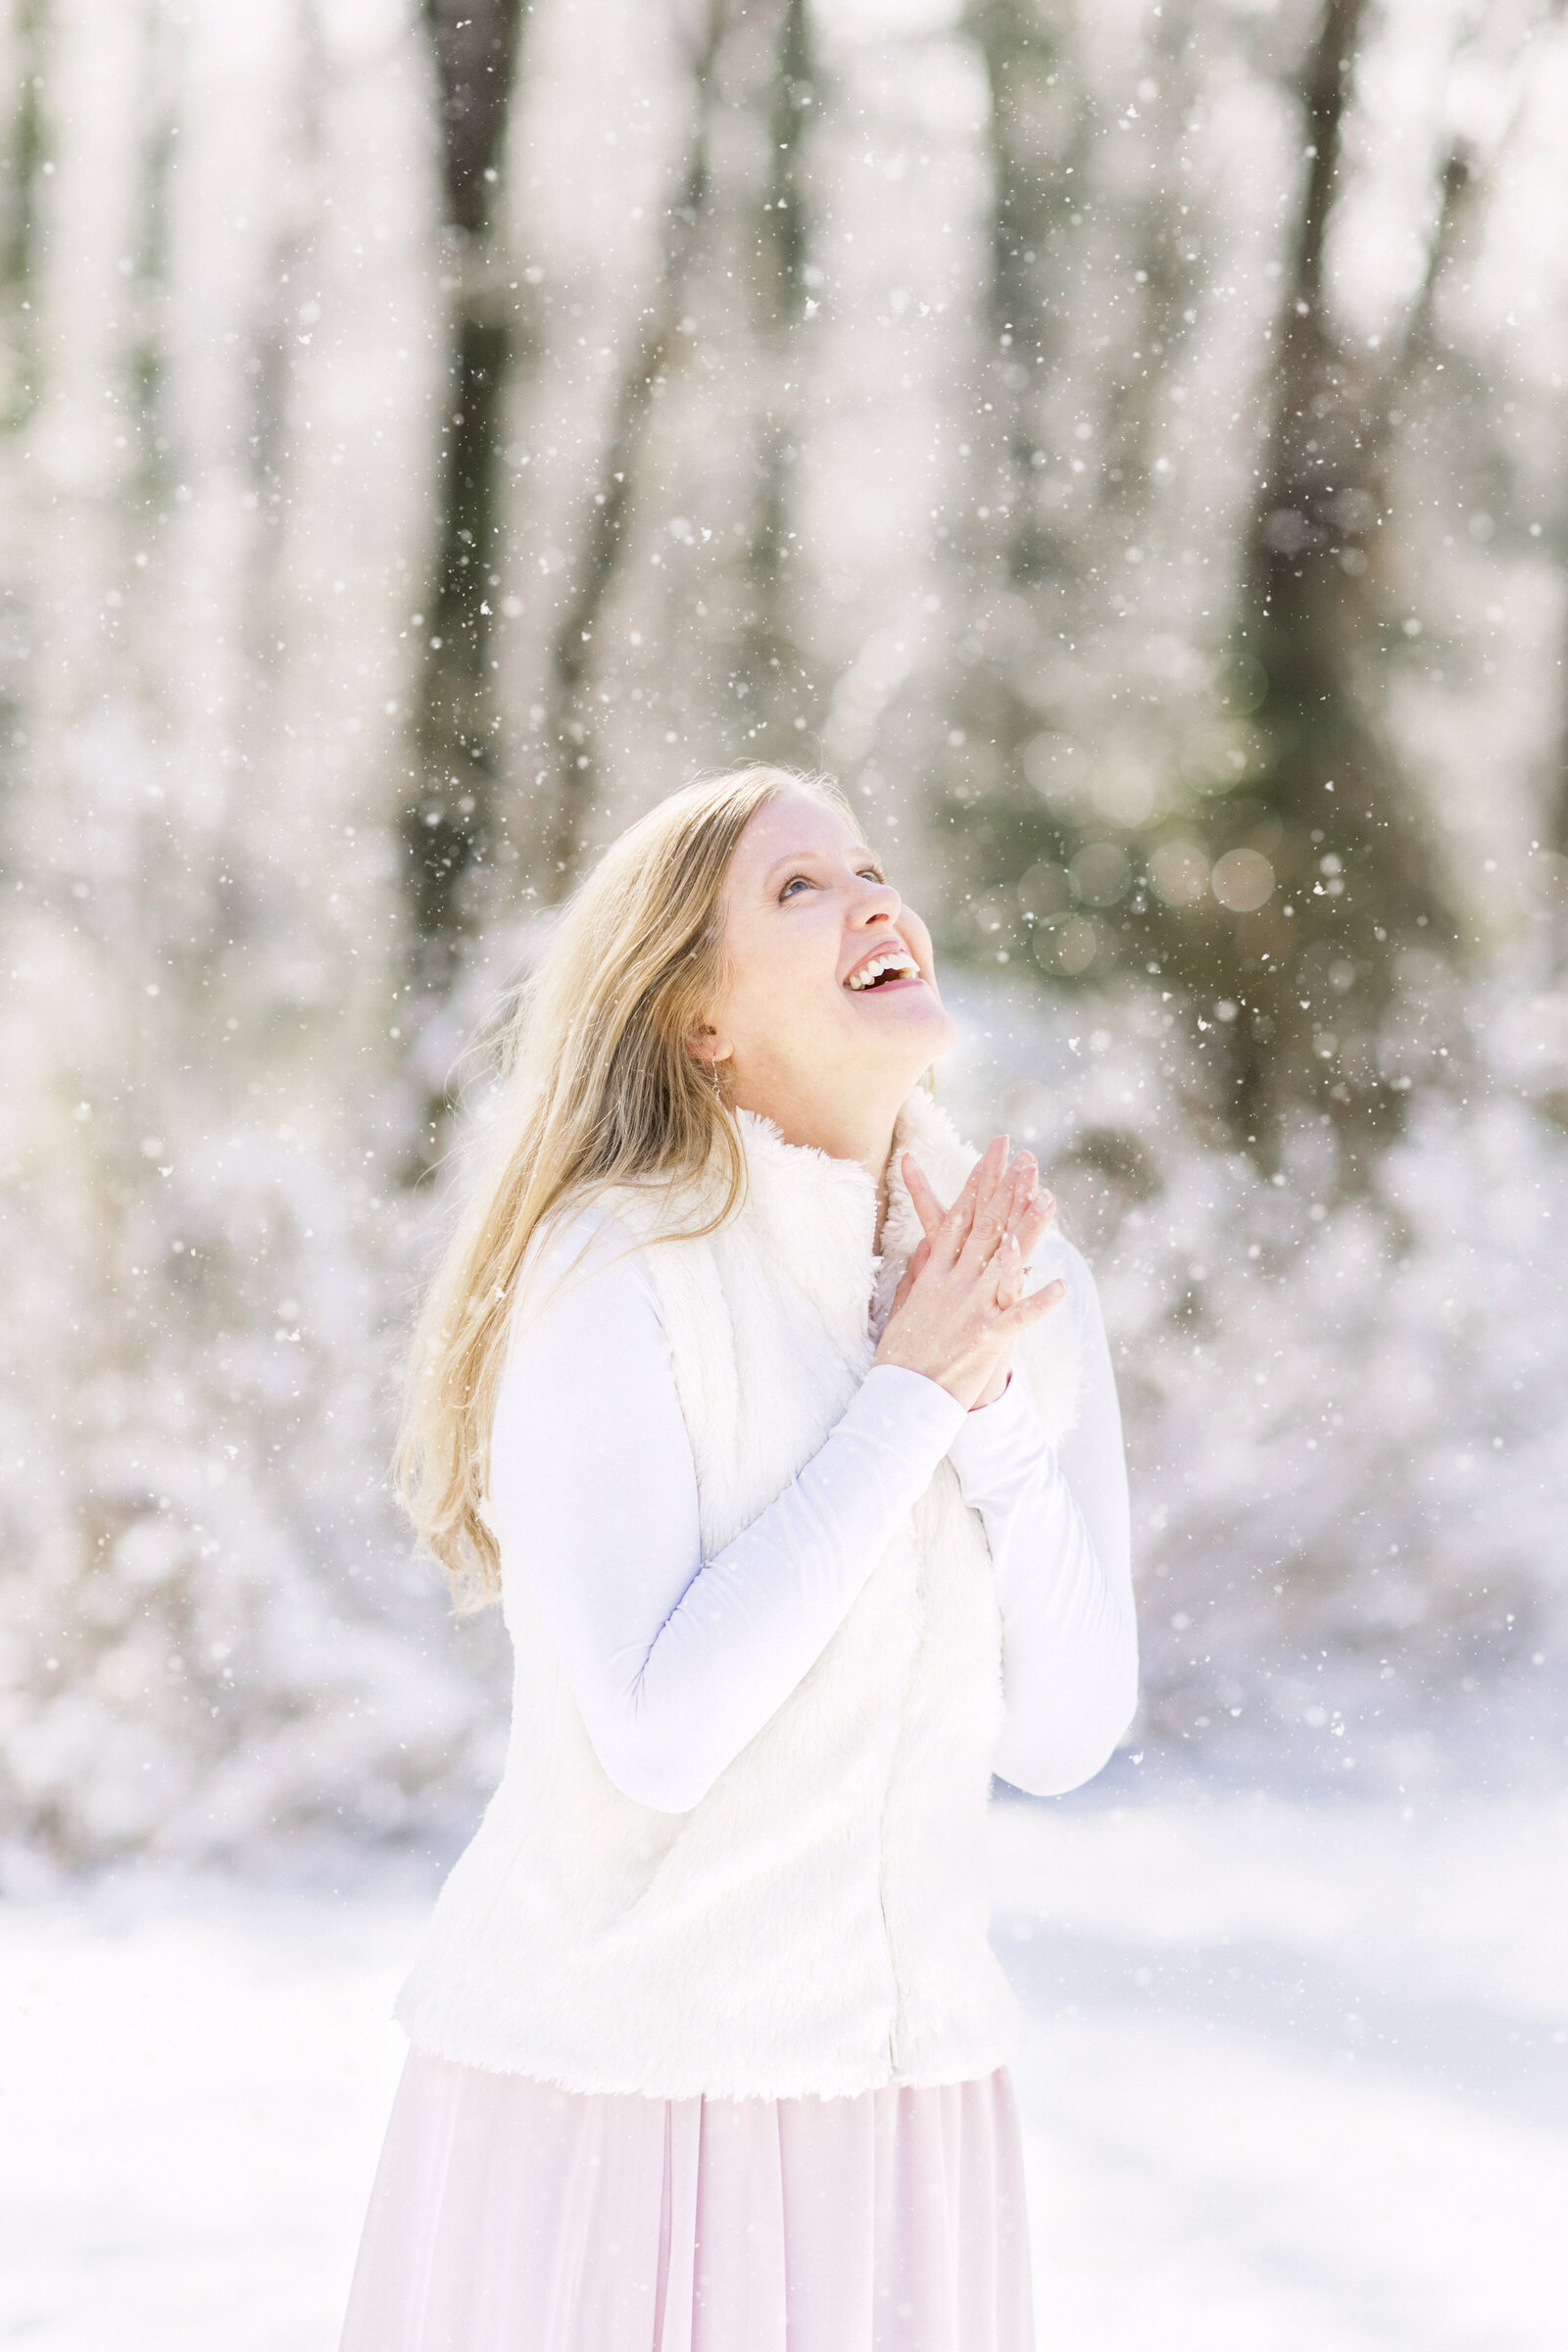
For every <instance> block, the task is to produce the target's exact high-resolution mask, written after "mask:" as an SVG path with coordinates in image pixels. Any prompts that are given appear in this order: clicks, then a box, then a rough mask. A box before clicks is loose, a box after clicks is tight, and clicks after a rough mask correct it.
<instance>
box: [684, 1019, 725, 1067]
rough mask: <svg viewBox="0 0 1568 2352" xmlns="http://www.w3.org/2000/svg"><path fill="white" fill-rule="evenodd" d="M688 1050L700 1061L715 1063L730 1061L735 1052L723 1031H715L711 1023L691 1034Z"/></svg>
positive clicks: (687, 1040)
mask: <svg viewBox="0 0 1568 2352" xmlns="http://www.w3.org/2000/svg"><path fill="white" fill-rule="evenodd" d="M686 1049H687V1052H688V1053H690V1054H695V1055H696V1057H697V1059H698V1060H699V1061H711V1062H715V1063H716V1062H720V1061H728V1059H729V1058H730V1055H731V1054H733V1053H734V1051H735V1049H734V1047H733V1046H732V1045H731V1043H730V1041H729V1039H728V1038H727V1037H726V1036H725V1035H724V1033H723V1031H722V1030H721V1029H715V1028H714V1027H713V1026H712V1024H711V1022H709V1021H705V1022H704V1023H703V1024H702V1026H701V1028H698V1029H693V1030H691V1031H690V1032H689V1034H688V1036H687V1039H686Z"/></svg>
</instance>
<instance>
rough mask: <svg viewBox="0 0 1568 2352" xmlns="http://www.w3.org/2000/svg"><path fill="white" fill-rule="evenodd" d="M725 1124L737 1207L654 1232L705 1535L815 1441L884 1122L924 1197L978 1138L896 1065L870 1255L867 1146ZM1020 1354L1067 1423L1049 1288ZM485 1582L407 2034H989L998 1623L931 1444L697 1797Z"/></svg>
mask: <svg viewBox="0 0 1568 2352" xmlns="http://www.w3.org/2000/svg"><path fill="white" fill-rule="evenodd" d="M741 1126H742V1129H743V1133H744V1137H745V1145H746V1154H747V1165H748V1175H749V1184H748V1191H747V1198H746V1201H745V1203H744V1205H743V1207H742V1208H741V1210H740V1212H739V1214H738V1215H737V1216H736V1217H735V1218H734V1219H733V1220H732V1221H731V1223H729V1224H728V1225H727V1226H725V1227H724V1228H723V1229H722V1230H721V1231H720V1232H719V1233H717V1234H714V1235H711V1236H710V1237H708V1238H707V1239H705V1240H702V1241H697V1242H686V1241H680V1242H662V1243H660V1245H659V1247H657V1248H655V1249H651V1250H649V1252H648V1256H647V1260H646V1262H647V1265H648V1267H649V1269H650V1272H651V1274H652V1277H653V1280H654V1282H655V1284H656V1287H657V1291H658V1295H659V1299H660V1305H661V1310H662V1315H663V1318H664V1324H665V1330H666V1333H667V1335H668V1338H669V1343H670V1353H671V1359H672V1362H673V1365H674V1370H675V1379H676V1384H677V1388H678V1392H679V1396H680V1401H681V1406H682V1410H683V1413H684V1416H685V1420H686V1426H687V1429H688V1431H689V1433H690V1437H691V1442H692V1446H693V1450H694V1453H695V1456H696V1464H697V1477H698V1490H699V1499H700V1513H701V1521H702V1534H703V1545H704V1552H705V1556H708V1557H711V1555H712V1554H713V1553H714V1552H715V1551H717V1550H719V1549H720V1548H721V1547H722V1546H723V1545H724V1544H727V1543H728V1542H729V1541H730V1539H731V1538H732V1537H733V1536H735V1535H737V1534H739V1532H740V1531H741V1530H742V1529H743V1528H745V1527H747V1526H749V1525H750V1524H751V1522H752V1520H754V1519H755V1518H756V1517H757V1515H758V1514H759V1512H760V1511H761V1510H763V1509H764V1508H765V1507H766V1505H767V1504H768V1503H769V1502H770V1501H771V1500H772V1499H773V1497H774V1496H775V1495H777V1494H778V1493H779V1492H780V1491H781V1489H782V1488H784V1487H785V1486H787V1485H788V1483H789V1481H790V1480H791V1479H792V1478H793V1477H794V1476H795V1474H796V1473H797V1471H799V1470H800V1469H801V1468H802V1466H803V1465H804V1464H805V1463H806V1462H808V1461H809V1459H810V1457H811V1455H812V1454H813V1453H815V1452H816V1450H817V1448H818V1447H819V1446H821V1445H822V1443H823V1441H824V1440H825V1438H826V1437H827V1435H828V1432H829V1431H830V1430H831V1428H832V1426H833V1424H834V1422H835V1421H836V1420H837V1419H838V1417H839V1415H840V1414H841V1413H842V1412H843V1410H844V1408H845V1406H846V1405H847V1404H848V1402H849V1400H850V1398H851V1397H852V1396H853V1395H854V1394H855V1392H856V1390H857V1388H858V1386H859V1384H860V1382H861V1381H862V1380H863V1379H864V1377H865V1374H866V1372H867V1371H868V1369H869V1367H870V1363H871V1358H872V1353H873V1350H874V1347H875V1336H874V1335H875V1334H876V1333H877V1332H879V1331H880V1328H881V1326H882V1323H883V1322H884V1321H885V1319H886V1314H887V1310H888V1305H889V1302H890V1300H891V1299H892V1296H893V1291H894V1288H895V1287H896V1284H897V1282H898V1279H899V1276H900V1274H901V1273H902V1271H903V1268H904V1264H905V1262H906V1259H907V1253H908V1251H909V1250H910V1249H911V1248H912V1247H913V1245H914V1243H915V1242H916V1241H917V1240H918V1238H919V1225H918V1221H917V1219H916V1218H915V1215H914V1211H913V1208H912V1206H911V1204H910V1202H909V1200H908V1196H907V1192H906V1191H905V1188H904V1185H903V1182H902V1179H901V1178H900V1176H899V1174H898V1169H897V1160H898V1151H899V1150H903V1149H909V1150H912V1151H913V1152H915V1154H916V1156H917V1158H918V1159H919V1160H920V1162H921V1164H922V1166H923V1167H924V1168H925V1170H926V1173H927V1174H928V1175H929V1176H930V1178H931V1180H932V1182H933V1183H934V1184H935V1185H936V1187H937V1189H938V1191H939V1192H940V1193H941V1194H942V1195H943V1197H944V1198H945V1199H951V1198H952V1196H953V1194H954V1193H956V1190H957V1189H958V1186H959V1185H960V1184H961V1183H962V1181H963V1178H964V1176H965V1174H966V1173H967V1171H968V1168H969V1167H970V1165H971V1164H972V1162H973V1159H974V1156H975V1154H974V1153H973V1152H971V1151H970V1150H968V1149H967V1147H966V1146H964V1145H963V1144H961V1143H960V1142H959V1140H958V1138H957V1137H956V1135H955V1134H954V1131H953V1129H952V1127H951V1125H950V1124H949V1122H948V1120H947V1119H946V1117H945V1116H944V1115H943V1113H942V1112H941V1111H940V1110H939V1109H938V1108H937V1107H936V1105H935V1104H934V1103H932V1102H931V1101H930V1098H929V1097H928V1096H926V1095H925V1094H924V1093H923V1092H917V1093H915V1094H914V1095H911V1096H910V1098H909V1100H908V1102H907V1103H906V1105H905V1107H904V1110H903V1112H902V1113H901V1116H900V1121H899V1135H898V1149H897V1150H896V1152H895V1162H894V1179H893V1189H892V1200H891V1203H890V1208H889V1213H888V1216H887V1219H886V1222H885V1228H884V1235H883V1253H882V1257H881V1261H880V1263H878V1261H877V1260H876V1259H875V1258H874V1257H873V1254H872V1237H873V1233H874V1230H875V1207H876V1203H875V1197H874V1193H873V1189H872V1186H871V1183H870V1180H869V1178H868V1177H867V1176H866V1175H865V1173H864V1172H863V1171H862V1170H861V1169H860V1168H859V1167H858V1166H856V1165H854V1164H852V1163H848V1162H845V1161H842V1160H834V1159H829V1158H828V1157H826V1156H825V1155H824V1154H823V1153H822V1152H813V1151H808V1150H803V1149H801V1148H799V1147H796V1146H793V1145H789V1144H786V1143H785V1142H784V1140H783V1138H782V1137H781V1136H780V1134H779V1132H778V1130H777V1128H775V1127H774V1126H773V1125H772V1124H771V1122H769V1121H767V1120H765V1119H760V1118H758V1117H756V1116H754V1115H753V1114H750V1113H746V1112H743V1113H741ZM606 1205H607V1206H608V1207H609V1208H610V1209H611V1210H612V1212H613V1214H614V1215H616V1216H617V1217H619V1218H620V1219H621V1220H622V1221H623V1222H624V1223H625V1224H626V1225H627V1227H628V1228H629V1229H630V1230H631V1231H632V1232H633V1233H635V1234H637V1235H638V1236H639V1237H640V1238H644V1239H652V1238H653V1235H654V1233H655V1232H656V1231H657V1230H659V1220H660V1219H661V1217H663V1218H667V1216H668V1209H667V1206H666V1207H664V1208H663V1209H661V1208H660V1207H659V1206H658V1205H656V1204H655V1203H654V1202H653V1201H652V1200H651V1198H650V1196H648V1195H646V1194H642V1193H639V1192H637V1191H636V1190H632V1189H628V1190H626V1191H623V1192H620V1193H617V1194H615V1195H613V1196H612V1197H611V1198H610V1199H609V1200H608V1201H607V1203H606ZM1056 1247H1057V1246H1056V1245H1054V1244H1048V1245H1047V1247H1046V1249H1045V1250H1044V1251H1043V1252H1042V1253H1041V1256H1040V1258H1039V1259H1038V1260H1037V1263H1036V1266H1035V1269H1034V1271H1033V1273H1032V1275H1031V1281H1032V1282H1034V1283H1038V1282H1041V1281H1044V1280H1046V1279H1049V1276H1050V1274H1051V1272H1052V1271H1053V1266H1052V1259H1053V1256H1054V1252H1055V1250H1056ZM1021 1353H1022V1357H1023V1361H1024V1365H1025V1369H1026V1371H1027V1374H1028V1377H1029V1380H1030V1384H1031V1387H1032V1389H1033V1391H1034V1393H1035V1396H1036V1398H1037V1401H1038V1403H1039V1406H1040V1410H1041V1414H1042V1418H1043V1419H1044V1421H1045V1424H1046V1427H1047V1428H1048V1430H1050V1431H1051V1433H1052V1434H1053V1435H1054V1436H1059V1435H1060V1434H1061V1433H1062V1431H1063V1430H1064V1429H1065V1428H1066V1427H1067V1426H1068V1425H1069V1423H1070V1419H1071V1415H1072V1410H1073V1398H1074V1392H1075V1387H1076V1365H1075V1363H1074V1361H1073V1358H1072V1340H1071V1334H1070V1329H1069V1327H1068V1325H1067V1322H1066V1318H1065V1317H1061V1318H1058V1317H1055V1316H1048V1317H1047V1318H1046V1320H1045V1322H1044V1323H1043V1324H1042V1325H1040V1326H1039V1327H1037V1329H1036V1331H1035V1332H1034V1333H1032V1334H1031V1335H1030V1337H1029V1339H1028V1341H1027V1342H1026V1344H1025V1347H1024V1348H1023V1349H1022V1350H1021ZM504 1582H505V1590H506V1614H507V1623H508V1628H509V1631H510V1633H511V1636H512V1640H513V1644H514V1649H515V1694H514V1716H513V1732H512V1741H511V1747H510V1750H509V1754H508V1759H507V1767H506V1771H505V1774H504V1776H503V1779H502V1784H501V1787H500V1789H498V1790H497V1792H496V1795H495V1798H494V1799H493V1801H492V1803H491V1805H490V1808H489V1810H488V1812H487V1814H486V1816H485V1819H484V1822H483V1824H482V1826H481V1828H480V1830H479V1832H478V1835H477V1836H476V1837H475V1838H474V1839H473V1842H472V1843H471V1845H470V1846H469V1847H468V1849H467V1851H466V1853H465V1854H464V1855H463V1857H462V1859H461V1860H460V1861H459V1863H458V1865H457V1867H456V1869H455V1870H454V1871H453V1873H452V1876H451V1878H450V1879H449V1880H448V1882H447V1885H446V1887H445V1888H444V1889H443V1892H442V1895H441V1898H440V1901H439V1903H438V1904H437V1906H436V1913H435V1918H434V1920H433V1922H432V1925H431V1928H430V1932H429V1935H428V1937H427V1939H426V1942H425V1945H424V1948H423V1950H422V1952H421V1953H420V1956H419V1958H418V1961H417V1965H416V1967H415V1969H414V1972H413V1974H412V1976H411V1977H410V1979H409V1981H408V1983H407V1985H405V1987H404V1989H403V1993H402V1995H401V1997H400V2000H399V2003H398V2015H399V2017H400V2018H401V2019H402V2021H403V2023H404V2025H405V2026H406V2027H407V2029H408V2032H409V2034H410V2035H411V2037H412V2039H413V2040H414V2042H415V2043H416V2044H417V2046H418V2047H419V2048H421V2049H424V2050H428V2051H431V2052H432V2053H434V2054H435V2055H437V2056H440V2057H445V2058H450V2059H455V2060H458V2061H460V2062H462V2063H465V2064H466V2065H470V2066H481V2067H489V2068H492V2069H496V2070H500V2071H503V2072H512V2073H517V2074H523V2075H529V2076H532V2077H534V2078H536V2079H537V2080H539V2081H542V2082H554V2083H558V2084H560V2085H561V2086H562V2087H564V2088H565V2089H570V2090H576V2091H587V2092H593V2091H613V2092H633V2093H641V2094H642V2095H644V2096H646V2097H651V2098H690V2097H694V2096H696V2095H698V2094H699V2093H706V2094H708V2095H709V2096H711V2097H715V2098H746V2097H768V2098H790V2097H800V2096H804V2095H807V2094H809V2093H813V2092H814V2093H816V2094H818V2095H820V2096H822V2097H837V2096H843V2095H847V2094H851V2093H854V2092H858V2091H861V2090H868V2089H871V2088H874V2087H877V2086H879V2085H881V2084H884V2083H888V2082H909V2083H937V2082H962V2081H966V2080H968V2079H970V2078H972V2077H974V2076H978V2075H985V2074H988V2073H990V2072H991V2070H992V2069H993V2068H995V2067H997V2066H999V2065H1001V2064H1002V2063H1003V2062H1004V2061H1005V2058H1006V2057H1007V2055H1008V2052H1009V2050H1010V2048H1011V2045H1012V2039H1013V2031H1014V2004H1013V2000H1012V1995H1011V1993H1010V1991H1009V1990H1008V1988H1007V1985H1006V1984H1005V1979H1004V1977H1003V1974H1002V1971H1001V1968H1000V1967H999V1965H998V1963H997V1960H996V1958H995V1956H994V1954H993V1953H992V1951H991V1948H990V1944H989V1942H988V1940H987V1922H988V1913H989V1888H988V1886H987V1879H986V1862H985V1853H986V1837H985V1814H986V1806H987V1803H988V1800H989V1794H990V1784H991V1759H992V1756H993V1754H994V1752H995V1749H996V1743H997V1738H998V1733H999V1731H1000V1728H1001V1721H1002V1627H1001V1619H1000V1614H999V1611H998V1606H997V1598H996V1591H995V1583H994V1579H993V1576H992V1571H991V1559H990V1553H989V1551H988V1549H987V1546H986V1541H985V1536H984V1533H983V1531H982V1529H981V1525H980V1521H979V1518H978V1515H977V1514H976V1513H975V1512H973V1511H971V1510H970V1509H969V1508H968V1507H967V1506H966V1505H965V1504H964V1502H963V1501H962V1499H961V1497H960V1495H959V1493H958V1483H957V1478H956V1473H955V1472H954V1471H953V1469H952V1468H951V1466H950V1465H949V1464H948V1463H947V1462H943V1463H942V1464H941V1465H940V1466H939V1468H938V1470H937V1473H936V1475H935V1477H934V1478H933V1479H932V1481H931V1484H930V1486H929V1487H928V1488H927V1490H926V1492H925V1494H924V1495H922V1497H921V1499H920V1501H919V1502H918V1503H917V1504H916V1506H915V1508H914V1510H913V1511H912V1513H911V1514H910V1516H909V1518H908V1519H907V1521H906V1523H905V1525H904V1526H903V1528H901V1530H900V1531H899V1533H898V1535H897V1536H896V1538H895V1539H894V1541H893V1543H892V1544H890V1545H889V1546H888V1548H887V1550H886V1552H885V1553H884V1555H883V1557H882V1558H881V1560H880V1561H879V1562H878V1563H877V1565H876V1567H875V1569H874V1570H873V1572H872V1574H871V1577H870V1579H869V1581H868V1582H867V1584H866V1585H865V1587H864V1589H863V1590H862V1592H861V1593H860V1595H859V1597H858V1599H857V1601H856V1602H855V1604H854V1606H853V1607H852V1609H851V1610H850V1613H849V1615H848V1617H847V1618H846V1619H845V1621H844V1624H843V1625H842V1626H841V1627H840V1629H839V1631H838V1633H837V1634H835V1635H834V1637H833V1639H832V1640H831V1641H830V1642H829V1643H828V1645H827V1647H826V1649H825V1650H824V1651H823V1652H822V1654H821V1656H820V1657H819V1658H818V1660H817V1662H816V1664H815V1665H814V1666H813V1667H812V1668H811V1670H810V1672H809V1674H808V1675H807V1676H806V1678H805V1679H804V1681H803V1682H802V1683H801V1684H800V1685H799V1686H798V1687H797V1689H796V1690H795V1691H794V1692H793V1693H792V1695H791V1696H790V1698H789V1699H788V1700H787V1701H786V1702H785V1704H784V1705H783V1706H782V1707H781V1708H780V1709H779V1710H778V1712H777V1714H776V1715H775V1716H774V1717H773V1718H772V1720H771V1722H769V1723H768V1724H766V1725H765V1726H764V1727H763V1729H762V1730H761V1731H760V1733H759V1734H758V1736H757V1738H756V1739H755V1740H753V1741H752V1742H751V1744H750V1746H748V1747H747V1748H746V1749H745V1750H744V1751H743V1752H742V1754H741V1755H740V1756H738V1757H737V1758H736V1760H735V1762H734V1763H733V1764H731V1765H730V1766H729V1768H728V1769H727V1770H726V1771H725V1772H724V1773H722V1774H721V1775H720V1777H719V1779H718V1781H717V1782H716V1783H715V1785H714V1786H713V1788H712V1789H711V1790H710V1791H709V1793H708V1794H707V1795H706V1796H705V1797H704V1798H703V1800H702V1801H701V1803H700V1804H698V1805H697V1806H695V1807H694V1809H693V1810H692V1811H691V1812H689V1813H685V1814H668V1813H659V1812H654V1811H652V1810H651V1809H649V1808H648V1807H646V1806H643V1805H639V1804H636V1803H634V1802H633V1801H632V1799H631V1798H629V1797H627V1796H624V1795H622V1794H621V1792H620V1791H619V1790H618V1789H615V1787H614V1786H613V1784H612V1782H611V1781H610V1780H609V1779H608V1777H607V1776H606V1774H605V1772H604V1770H603V1768H602V1766H601V1765H600V1763H599V1760H598V1758H597V1757H596V1755H595V1754H594V1751H593V1748H592V1746H591V1745H590V1742H589V1740H588V1737H587V1734H586V1732H585V1730H584V1728H583V1724H582V1719H581V1717H580V1715H579V1714H578V1711H577V1707H576V1703H575V1701H574V1700H573V1698H572V1695H571V1692H570V1690H569V1689H568V1687H567V1684H566V1681H565V1677H564V1674H563V1672H562V1669H561V1666H560V1663H559V1661H558V1659H557V1657H556V1655H555V1653H554V1650H553V1648H552V1646H551V1644H550V1642H549V1639H548V1637H547V1635H546V1634H545V1631H544V1628H543V1625H542V1623H541V1622H540V1620H539V1618H538V1615H537V1613H536V1611H535V1609H534V1608H533V1606H532V1603H531V1600H530V1597H529V1593H528V1584H527V1579H526V1577H525V1575H523V1574H522V1573H521V1572H520V1563H517V1562H507V1563H505V1564H504Z"/></svg>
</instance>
